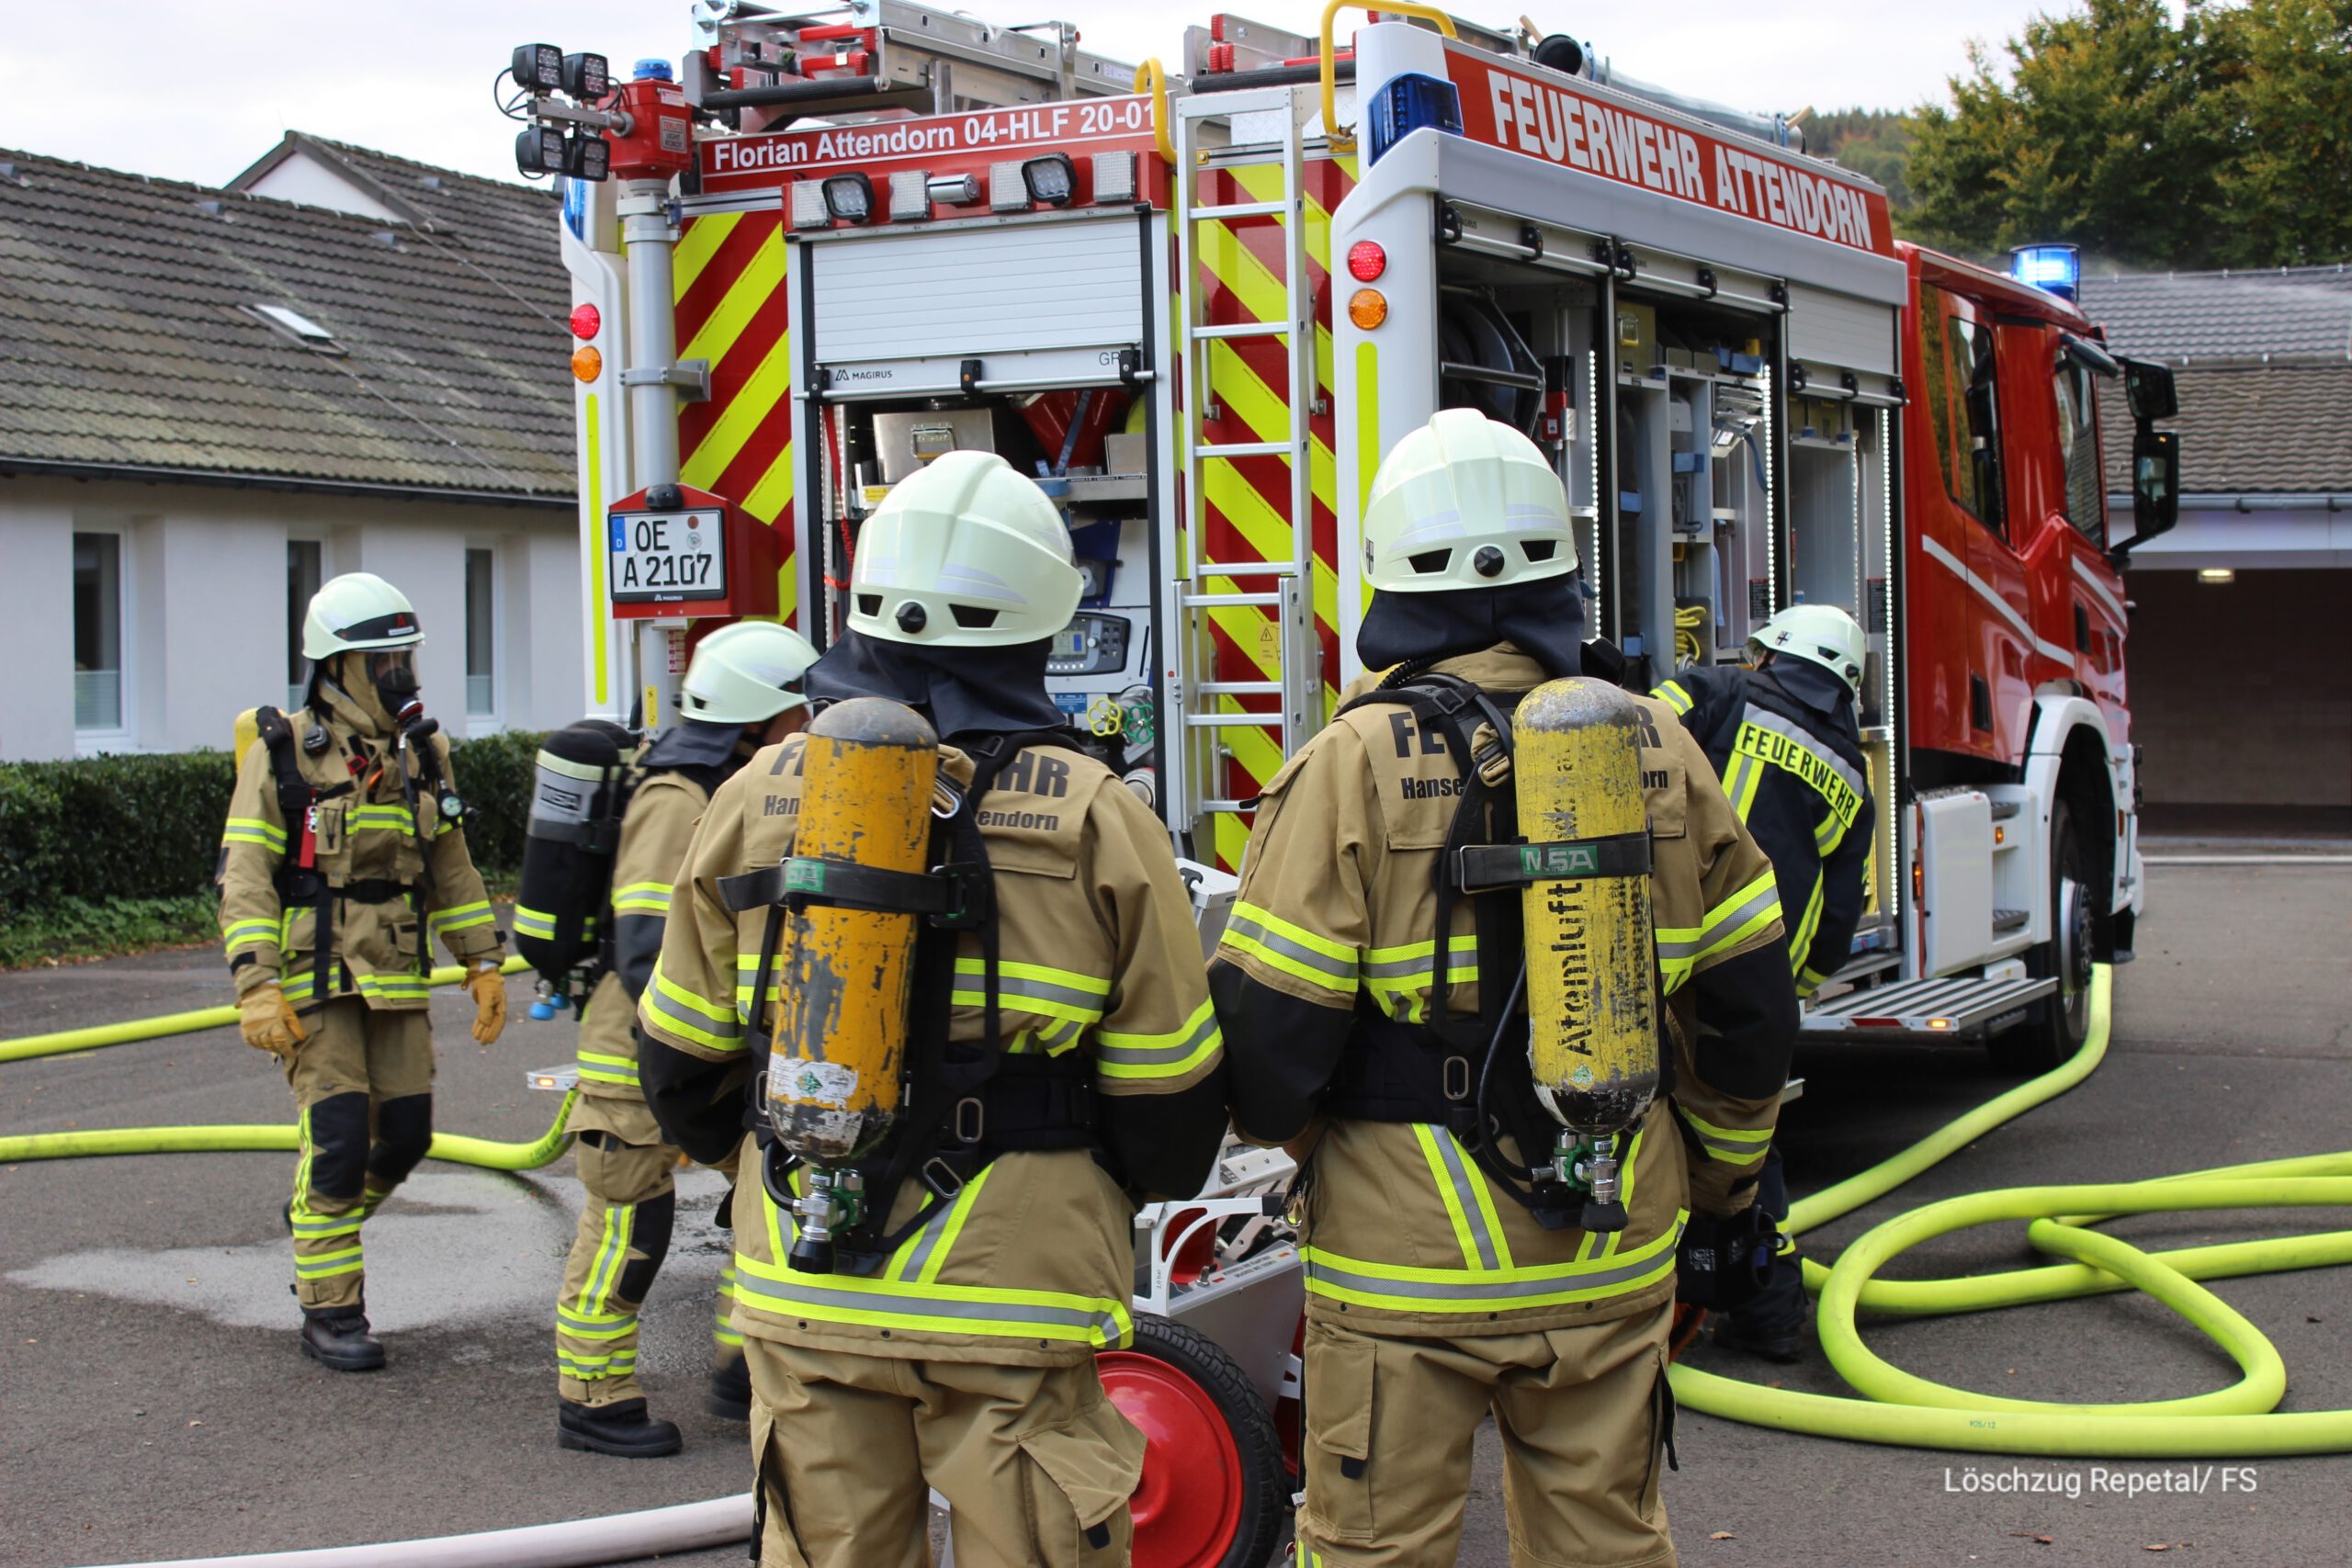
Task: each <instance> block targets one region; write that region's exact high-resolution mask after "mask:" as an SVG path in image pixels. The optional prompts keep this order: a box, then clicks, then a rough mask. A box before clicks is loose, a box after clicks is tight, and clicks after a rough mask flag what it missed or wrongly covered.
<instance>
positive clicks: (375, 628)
mask: <svg viewBox="0 0 2352 1568" xmlns="http://www.w3.org/2000/svg"><path fill="white" fill-rule="evenodd" d="M423 641H424V628H423V627H422V626H418V625H417V620H416V607H415V606H414V605H413V604H410V603H409V602H408V595H407V594H405V593H402V592H401V591H400V590H399V589H397V588H395V587H393V586H392V585H391V584H390V583H389V582H387V581H384V580H383V579H382V578H380V577H378V576H377V575H376V574H375V573H374V572H372V571H346V572H345V573H344V574H343V575H342V576H341V577H337V578H332V579H330V580H329V581H327V582H326V583H325V585H324V586H322V587H321V588H320V590H319V591H318V592H316V593H313V594H312V595H311V608H310V612H309V613H308V614H307V615H304V616H303V617H302V657H303V658H305V659H311V660H318V659H332V658H334V656H335V655H336V654H338V653H348V652H351V651H353V650H355V649H379V648H414V647H416V646H417V645H418V644H419V643H422V642H423Z"/></svg>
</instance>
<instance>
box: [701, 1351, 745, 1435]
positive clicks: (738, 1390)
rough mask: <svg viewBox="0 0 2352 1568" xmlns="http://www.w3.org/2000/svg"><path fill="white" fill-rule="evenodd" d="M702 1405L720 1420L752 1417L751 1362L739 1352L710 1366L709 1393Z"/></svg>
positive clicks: (739, 1419) (740, 1419)
mask: <svg viewBox="0 0 2352 1568" xmlns="http://www.w3.org/2000/svg"><path fill="white" fill-rule="evenodd" d="M702 1407H703V1408H704V1409H705V1410H707V1411H709V1412H710V1413H711V1414H712V1415H713V1416H718V1418H719V1419H720V1420H722V1421H749V1420H750V1419H751V1418H752V1366H751V1363H750V1362H748V1361H746V1360H744V1359H743V1357H742V1355H741V1352H738V1353H737V1354H735V1355H732V1356H729V1358H728V1359H726V1360H725V1361H724V1362H723V1363H721V1364H720V1365H718V1366H716V1367H713V1368H711V1369H710V1393H709V1395H708V1396H707V1398H705V1399H704V1401H703V1405H702Z"/></svg>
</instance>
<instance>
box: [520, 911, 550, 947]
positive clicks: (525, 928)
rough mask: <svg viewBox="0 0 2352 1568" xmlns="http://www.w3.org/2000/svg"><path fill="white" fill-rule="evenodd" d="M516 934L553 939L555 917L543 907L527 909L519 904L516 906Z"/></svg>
mask: <svg viewBox="0 0 2352 1568" xmlns="http://www.w3.org/2000/svg"><path fill="white" fill-rule="evenodd" d="M515 935H516V936H536V937H547V938H550V939H552V938H553V937H554V935H555V917H554V916H553V915H550V914H548V913H547V912H546V911H545V910H543V909H526V908H524V907H523V906H522V905H520V904H517V905H515Z"/></svg>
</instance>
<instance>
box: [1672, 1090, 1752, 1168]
mask: <svg viewBox="0 0 2352 1568" xmlns="http://www.w3.org/2000/svg"><path fill="white" fill-rule="evenodd" d="M1674 1109H1675V1112H1676V1114H1678V1115H1679V1116H1680V1117H1681V1118H1682V1120H1683V1121H1685V1122H1689V1123H1690V1125H1691V1131H1692V1132H1693V1133H1696V1134H1699V1142H1700V1143H1701V1144H1702V1145H1705V1147H1706V1150H1707V1157H1708V1158H1709V1159H1719V1160H1722V1161H1724V1163H1725V1164H1727V1165H1752V1164H1754V1163H1755V1162H1756V1161H1758V1160H1759V1159H1762V1158H1763V1157H1764V1152H1765V1151H1766V1150H1767V1149H1769V1148H1770V1147H1771V1146H1772V1129H1771V1128H1770V1127H1718V1126H1716V1125H1715V1124H1714V1123H1713V1122H1710V1121H1708V1120H1707V1119H1706V1118H1704V1117H1702V1116H1696V1115H1693V1114H1692V1113H1691V1111H1689V1110H1688V1109H1686V1108H1685V1107H1683V1106H1682V1105H1680V1104H1677V1105H1676V1106H1675V1108H1674Z"/></svg>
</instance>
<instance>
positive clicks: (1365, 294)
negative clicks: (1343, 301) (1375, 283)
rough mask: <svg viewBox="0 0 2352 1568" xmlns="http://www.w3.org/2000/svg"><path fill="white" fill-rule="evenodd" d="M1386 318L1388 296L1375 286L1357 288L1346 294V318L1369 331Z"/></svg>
mask: <svg viewBox="0 0 2352 1568" xmlns="http://www.w3.org/2000/svg"><path fill="white" fill-rule="evenodd" d="M1387 319H1388V297H1387V296H1386V295H1385V294H1383V293H1381V291H1380V290H1379V289H1377V288H1359V289H1357V290H1356V291H1355V292H1354V293H1353V294H1351V295H1349V296H1348V320H1350V321H1353V322H1354V323H1355V324H1356V325H1358V326H1360V327H1362V328H1363V329H1364V330H1365V331H1366V332H1370V331H1371V330H1372V329H1373V328H1374V327H1376V326H1378V325H1379V324H1380V323H1381V322H1383V321H1386V320H1387Z"/></svg>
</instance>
